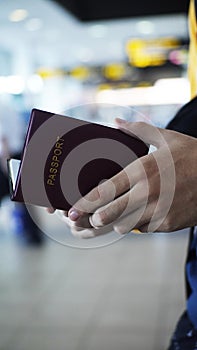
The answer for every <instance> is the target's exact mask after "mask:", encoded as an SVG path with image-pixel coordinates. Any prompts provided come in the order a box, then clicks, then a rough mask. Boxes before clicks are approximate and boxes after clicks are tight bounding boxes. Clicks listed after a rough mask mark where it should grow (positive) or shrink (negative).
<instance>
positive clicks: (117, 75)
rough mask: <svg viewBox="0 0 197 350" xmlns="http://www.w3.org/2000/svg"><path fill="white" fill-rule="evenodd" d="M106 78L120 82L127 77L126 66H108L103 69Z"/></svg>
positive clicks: (119, 64)
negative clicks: (119, 80)
mask: <svg viewBox="0 0 197 350" xmlns="http://www.w3.org/2000/svg"><path fill="white" fill-rule="evenodd" d="M103 73H104V76H105V77H106V78H108V79H111V80H118V79H121V78H123V76H124V75H125V66H124V65H123V64H121V63H113V64H108V65H107V66H105V67H104V69H103Z"/></svg>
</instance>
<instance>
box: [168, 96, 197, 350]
mask: <svg viewBox="0 0 197 350" xmlns="http://www.w3.org/2000/svg"><path fill="white" fill-rule="evenodd" d="M166 128H167V129H171V130H175V131H178V132H181V133H183V134H187V135H190V136H192V137H197V97H196V98H194V99H193V100H191V101H190V102H189V103H187V104H186V105H185V106H183V107H182V108H181V109H180V110H179V112H178V113H177V115H176V116H175V117H174V119H173V120H172V121H171V122H170V123H169V124H168V125H167V127H166ZM188 152H191V150H188ZM183 201H184V198H183ZM185 277H186V297H187V312H185V313H184V314H183V316H182V317H181V318H180V320H179V322H178V324H177V328H176V330H175V333H174V335H173V338H172V340H171V345H170V347H169V349H168V350H197V227H195V228H191V231H190V238H189V243H188V254H187V260H186V265H185Z"/></svg>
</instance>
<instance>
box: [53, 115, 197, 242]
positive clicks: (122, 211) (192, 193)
mask: <svg viewBox="0 0 197 350" xmlns="http://www.w3.org/2000/svg"><path fill="white" fill-rule="evenodd" d="M116 123H117V126H118V128H119V129H121V130H122V131H123V132H125V133H127V134H134V135H136V136H138V137H139V138H140V139H142V140H143V141H144V142H146V143H148V144H152V145H154V146H155V147H156V148H157V149H156V151H154V152H153V153H151V154H148V155H147V156H144V157H142V158H140V159H138V160H136V161H134V162H133V163H131V164H129V166H127V168H126V169H125V170H123V171H121V172H120V173H118V174H117V175H115V176H114V177H113V178H111V179H109V180H107V181H105V182H104V183H102V184H101V185H99V187H96V188H94V189H93V190H92V191H91V192H89V193H88V194H87V195H86V196H85V197H83V198H81V199H80V200H79V201H78V202H77V203H75V205H74V206H73V207H72V208H71V209H70V210H69V212H68V213H65V216H67V217H66V218H65V220H66V222H67V224H68V225H69V226H70V227H71V231H72V233H73V234H74V235H75V236H78V237H82V238H89V237H94V236H97V235H100V234H105V233H107V232H109V231H111V230H112V229H113V230H114V231H116V232H117V233H119V234H125V233H128V232H130V231H131V230H133V229H134V228H137V229H139V230H140V231H141V232H171V231H176V230H179V229H182V228H186V227H191V226H194V225H197V139H195V138H193V137H190V136H186V135H183V134H180V133H178V132H175V131H170V130H165V129H159V128H156V127H153V126H151V125H148V124H146V123H130V122H126V121H124V120H120V119H116ZM48 211H49V212H53V211H54V210H53V209H48Z"/></svg>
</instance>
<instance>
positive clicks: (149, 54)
mask: <svg viewBox="0 0 197 350" xmlns="http://www.w3.org/2000/svg"><path fill="white" fill-rule="evenodd" d="M179 45H180V44H179V41H178V40H177V39H175V38H160V39H151V40H143V39H131V40H129V41H128V42H127V45H126V52H127V55H128V57H129V62H130V63H131V64H132V65H133V66H135V67H139V68H144V67H148V66H160V65H163V64H164V63H165V62H166V60H167V59H168V54H167V53H168V51H169V50H171V49H175V48H177V47H179Z"/></svg>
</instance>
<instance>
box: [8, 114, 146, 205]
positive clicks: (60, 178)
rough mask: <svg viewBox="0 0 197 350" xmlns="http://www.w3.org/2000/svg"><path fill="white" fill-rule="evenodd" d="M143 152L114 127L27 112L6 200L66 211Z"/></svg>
mask: <svg viewBox="0 0 197 350" xmlns="http://www.w3.org/2000/svg"><path fill="white" fill-rule="evenodd" d="M147 152H148V147H147V145H146V144H145V143H143V142H142V141H141V140H139V139H137V138H135V137H133V136H130V135H127V134H125V133H123V132H122V131H120V130H118V129H115V128H112V127H108V126H103V125H100V124H95V123H90V122H86V121H82V120H78V119H75V118H71V117H66V116H62V115H58V114H53V113H49V112H45V111H41V110H38V109H33V110H32V113H31V118H30V122H29V127H28V131H27V135H26V139H25V143H24V149H23V154H22V159H21V164H20V168H19V171H18V175H17V181H16V185H15V189H14V191H12V190H11V199H12V200H13V201H18V202H25V203H29V204H34V205H39V206H44V207H53V208H56V209H62V210H69V209H70V207H71V206H72V205H73V204H74V203H75V202H76V201H77V200H78V199H79V198H80V197H81V196H83V195H85V194H86V193H88V192H89V191H90V190H91V189H92V188H94V187H95V186H97V185H98V184H99V183H100V182H101V181H103V180H105V179H109V178H111V177H112V176H113V175H115V174H116V173H118V172H119V171H121V170H122V169H123V168H124V167H125V166H127V165H128V164H129V163H131V162H132V161H134V160H135V159H137V158H138V157H141V156H143V155H145V154H147ZM11 187H12V186H11Z"/></svg>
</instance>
